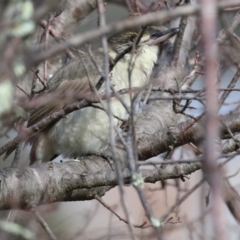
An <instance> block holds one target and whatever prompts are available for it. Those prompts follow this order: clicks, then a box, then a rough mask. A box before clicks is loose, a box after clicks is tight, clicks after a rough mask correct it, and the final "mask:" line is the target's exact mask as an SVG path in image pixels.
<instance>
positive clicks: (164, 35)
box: [147, 28, 179, 45]
mask: <svg viewBox="0 0 240 240" xmlns="http://www.w3.org/2000/svg"><path fill="white" fill-rule="evenodd" d="M178 32H179V28H171V29H169V30H166V31H158V32H155V33H153V34H151V38H150V40H149V41H148V43H147V44H148V45H157V44H159V43H162V42H165V41H167V40H168V39H170V38H171V37H173V36H174V35H176V34H177V33H178Z"/></svg>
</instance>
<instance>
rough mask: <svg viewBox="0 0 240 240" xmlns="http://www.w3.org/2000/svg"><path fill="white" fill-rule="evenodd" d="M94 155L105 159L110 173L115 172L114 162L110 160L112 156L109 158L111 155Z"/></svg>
mask: <svg viewBox="0 0 240 240" xmlns="http://www.w3.org/2000/svg"><path fill="white" fill-rule="evenodd" d="M94 155H96V156H98V157H101V158H103V159H105V160H106V161H107V162H108V164H109V165H110V167H111V169H112V171H113V172H114V171H115V167H114V162H113V159H112V156H111V155H109V154H104V153H95V154H94Z"/></svg>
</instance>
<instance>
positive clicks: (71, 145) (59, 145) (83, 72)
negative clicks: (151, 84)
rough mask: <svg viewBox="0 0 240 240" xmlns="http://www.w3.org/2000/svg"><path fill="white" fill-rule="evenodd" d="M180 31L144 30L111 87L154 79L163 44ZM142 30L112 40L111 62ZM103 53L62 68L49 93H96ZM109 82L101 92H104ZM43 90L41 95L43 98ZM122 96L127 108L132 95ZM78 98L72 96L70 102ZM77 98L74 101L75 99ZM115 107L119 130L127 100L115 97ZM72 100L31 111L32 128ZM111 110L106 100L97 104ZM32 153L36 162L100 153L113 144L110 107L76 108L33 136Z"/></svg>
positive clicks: (113, 74) (112, 77)
mask: <svg viewBox="0 0 240 240" xmlns="http://www.w3.org/2000/svg"><path fill="white" fill-rule="evenodd" d="M177 32H178V29H170V30H167V31H165V32H160V31H159V32H155V33H153V34H151V35H150V34H149V33H148V32H144V34H143V35H142V37H141V39H140V41H139V43H138V44H137V46H136V48H135V49H134V50H133V51H129V52H127V53H126V54H125V55H123V57H122V58H121V59H120V60H119V61H118V62H117V63H116V65H115V66H114V67H113V68H112V70H111V71H110V73H109V79H110V82H111V85H112V87H113V88H114V89H115V90H116V91H118V90H120V89H124V88H129V81H131V87H143V86H145V85H146V84H147V83H148V81H149V78H150V75H151V73H152V70H153V68H154V64H155V63H156V62H157V59H158V55H159V53H160V51H161V43H163V42H164V41H166V40H168V39H169V38H170V37H172V36H174V35H175V34H176V33H177ZM137 36H138V31H136V30H131V31H125V32H122V33H119V34H116V35H114V36H112V37H110V38H109V39H108V55H109V59H110V62H111V61H114V59H115V58H116V56H118V55H119V54H120V53H121V52H123V51H124V50H126V49H127V48H128V47H129V46H132V45H133V43H134V41H135V39H136V37H137ZM103 59H104V53H103V51H102V50H101V49H98V50H97V51H96V52H94V58H93V59H92V58H91V57H90V56H88V55H87V54H86V55H85V56H83V57H81V58H80V59H78V60H74V61H70V62H69V63H68V64H66V65H65V66H63V67H62V68H61V69H59V70H58V71H57V72H56V73H55V74H54V75H53V77H52V78H51V79H50V80H49V86H48V88H47V90H46V92H47V93H61V94H63V93H64V94H65V93H66V94H70V95H74V94H76V93H77V94H78V95H79V94H80V93H87V92H90V91H92V87H91V86H96V84H97V82H98V81H99V79H100V78H101V75H100V73H99V71H98V70H97V68H96V65H98V66H101V65H103ZM130 63H133V64H132V66H133V68H132V73H131V77H130V80H129V64H130ZM105 90H106V86H105V82H103V84H102V86H101V87H100V89H99V90H98V92H99V93H104V92H105ZM43 94H46V93H42V94H41V95H42V96H43ZM122 99H123V101H124V102H125V104H126V105H127V106H130V98H129V94H125V95H122ZM71 101H73V100H71ZM76 101H77V100H76V99H75V102H76ZM109 101H110V103H111V109H112V113H113V115H114V116H117V117H118V118H114V125H115V126H116V128H118V127H119V126H120V124H121V121H120V120H119V118H121V119H124V118H125V117H126V114H127V112H126V109H125V108H124V106H123V105H122V103H121V102H120V101H119V100H118V99H117V98H116V97H112V98H111V99H110V100H109ZM70 103H73V102H66V101H65V102H64V101H63V102H62V101H59V100H58V101H49V102H47V103H44V104H42V105H40V106H38V107H37V108H36V109H34V110H33V111H32V112H31V114H30V119H29V121H28V126H32V125H33V124H35V123H37V122H39V121H40V120H42V119H44V118H45V117H47V116H49V115H50V114H52V113H54V112H56V111H58V110H60V109H62V108H63V107H64V106H66V105H67V104H70ZM96 105H98V106H99V107H102V108H106V106H107V101H106V100H103V101H102V103H98V104H96ZM31 142H32V149H31V153H30V161H31V163H35V162H43V161H49V160H52V159H53V158H54V157H56V156H57V155H60V154H62V155H63V156H65V157H70V158H77V157H80V156H84V155H89V154H94V153H101V152H103V151H104V150H105V149H106V148H107V147H108V144H109V117H108V114H107V113H106V111H104V110H102V109H100V108H94V107H91V106H89V107H86V108H83V109H80V110H77V111H74V112H72V113H70V114H68V115H67V116H66V118H63V119H60V120H59V121H58V122H56V123H54V124H52V125H51V126H49V127H47V128H46V129H44V130H43V131H41V132H40V133H39V134H38V135H37V136H35V137H34V138H33V140H32V141H31Z"/></svg>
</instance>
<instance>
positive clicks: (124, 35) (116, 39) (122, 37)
mask: <svg viewBox="0 0 240 240" xmlns="http://www.w3.org/2000/svg"><path fill="white" fill-rule="evenodd" d="M178 32H179V28H172V29H169V30H165V31H156V32H154V33H152V34H150V33H149V32H148V31H145V32H144V33H143V34H142V37H141V39H140V40H139V43H138V45H137V48H138V47H141V46H143V45H159V46H160V45H161V43H163V42H165V41H167V40H168V39H170V38H171V37H173V36H174V35H176V34H177V33H178ZM139 33H140V31H139V30H137V29H134V30H127V31H124V32H121V33H118V34H115V35H113V36H112V37H110V38H109V39H108V43H109V46H110V47H111V48H112V49H113V50H114V51H115V52H117V53H120V52H122V51H124V50H125V49H126V48H128V47H130V46H132V45H133V44H134V42H135V41H136V39H137V37H138V35H139Z"/></svg>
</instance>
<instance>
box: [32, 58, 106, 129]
mask: <svg viewBox="0 0 240 240" xmlns="http://www.w3.org/2000/svg"><path fill="white" fill-rule="evenodd" d="M101 60H102V57H99V56H98V57H96V58H95V59H94V61H96V63H97V64H102V62H101ZM83 61H84V65H85V66H83ZM86 69H88V72H86ZM100 77H101V76H100V75H99V73H98V71H97V69H96V67H95V65H94V63H93V61H92V60H91V59H90V58H86V57H85V58H82V59H78V60H75V61H71V62H69V63H68V64H67V65H65V66H63V67H62V68H61V69H59V70H58V71H57V72H56V73H55V74H54V75H53V77H52V78H51V79H50V80H49V88H48V91H47V93H48V94H50V93H55V94H59V95H61V96H64V97H66V98H64V100H63V101H62V100H61V99H60V98H57V100H56V101H53V100H51V101H49V102H47V103H44V104H42V105H40V106H38V107H37V108H36V109H34V110H33V111H32V112H31V114H30V118H29V121H28V125H27V126H28V127H30V126H32V125H34V124H36V123H37V122H39V121H40V120H42V119H44V118H46V117H47V116H49V115H51V114H52V113H54V112H56V111H59V110H60V109H62V108H63V107H64V106H66V105H68V104H71V103H74V102H76V101H77V96H81V94H84V93H87V92H89V91H90V89H91V84H93V85H94V86H95V85H96V83H97V82H98V80H99V79H100ZM90 81H91V82H90ZM43 94H46V93H43ZM43 94H41V95H40V96H44V95H43ZM74 94H75V95H76V98H75V99H74V97H72V96H75V95H74ZM68 96H69V97H70V98H69V100H68V98H67V97H68Z"/></svg>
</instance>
